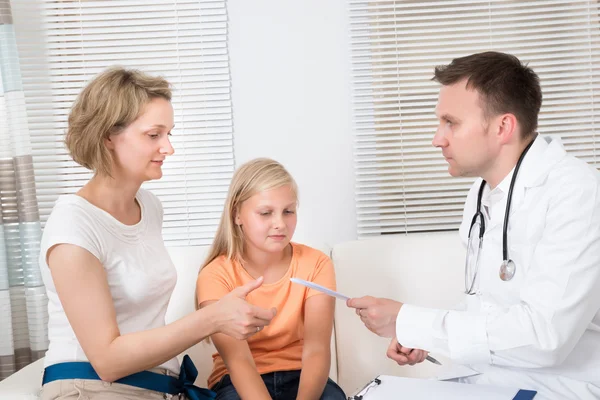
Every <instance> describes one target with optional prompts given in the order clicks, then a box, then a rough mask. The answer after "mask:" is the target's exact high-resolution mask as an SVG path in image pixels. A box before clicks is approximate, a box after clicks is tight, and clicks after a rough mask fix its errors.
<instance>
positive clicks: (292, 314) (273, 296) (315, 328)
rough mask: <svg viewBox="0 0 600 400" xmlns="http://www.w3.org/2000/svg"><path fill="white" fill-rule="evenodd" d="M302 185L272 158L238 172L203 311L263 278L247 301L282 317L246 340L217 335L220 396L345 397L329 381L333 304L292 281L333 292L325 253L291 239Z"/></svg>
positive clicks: (207, 274) (200, 289)
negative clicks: (236, 290) (292, 279)
mask: <svg viewBox="0 0 600 400" xmlns="http://www.w3.org/2000/svg"><path fill="white" fill-rule="evenodd" d="M297 203H298V194H297V188H296V183H295V182H294V179H293V178H292V177H291V176H290V174H289V173H288V172H287V171H286V170H285V168H283V166H282V165H281V164H279V163H277V162H276V161H273V160H269V159H256V160H253V161H250V162H248V163H246V164H244V165H242V166H241V167H240V168H239V169H238V170H237V171H236V173H235V174H234V176H233V180H232V182H231V186H230V188H229V194H228V197H227V202H226V205H225V209H224V211H223V214H222V216H221V222H220V225H219V228H218V231H217V235H216V237H215V240H214V243H213V245H212V248H211V251H210V253H209V256H208V258H207V260H206V262H205V264H204V266H203V268H202V270H201V272H200V274H199V276H198V281H197V285H196V292H197V296H198V297H197V300H198V306H199V307H200V309H204V308H205V307H210V305H211V304H213V303H214V302H215V301H220V299H221V298H223V297H224V296H226V295H227V294H228V293H229V292H230V291H231V290H232V289H233V288H235V287H236V286H238V285H244V284H246V283H248V282H252V281H253V280H255V279H258V278H259V277H263V279H264V284H263V286H262V287H260V288H258V289H257V290H255V291H254V292H253V293H250V294H249V295H248V300H249V301H252V302H253V303H254V304H257V305H260V306H261V307H264V308H270V307H275V308H276V310H277V317H276V318H275V319H273V321H272V322H271V324H270V325H269V326H268V327H265V329H264V330H262V331H261V332H260V333H258V334H257V335H255V336H253V337H252V338H249V339H248V340H247V341H246V340H236V339H233V338H230V337H227V336H225V335H222V334H215V335H212V339H213V341H214V343H215V346H216V348H217V350H218V351H219V353H218V354H215V355H214V356H213V358H214V366H213V372H212V374H211V376H210V377H209V380H208V385H209V387H212V389H213V390H214V391H216V392H217V399H224V400H230V399H240V398H242V399H252V400H256V399H259V400H260V399H271V398H273V399H282V400H287V399H296V398H298V399H331V400H333V399H335V400H337V399H339V400H345V398H346V397H345V395H344V393H343V392H342V390H341V389H340V388H339V386H337V385H336V384H335V383H334V382H333V381H332V380H331V379H328V374H329V367H330V354H331V353H330V341H331V333H332V329H333V312H334V301H335V299H334V298H332V297H329V296H327V295H323V294H321V293H320V292H317V291H314V290H312V289H307V288H305V287H304V286H300V285H297V284H293V283H291V282H290V278H291V277H298V278H301V279H305V280H308V281H311V282H315V283H318V284H320V285H323V286H326V287H328V288H330V289H335V274H334V270H333V265H332V263H331V260H330V259H329V257H327V256H326V255H325V254H323V253H322V252H320V251H318V250H315V249H312V248H310V247H307V246H303V245H301V244H296V243H292V242H290V241H291V239H292V236H293V235H294V230H295V229H296V207H297Z"/></svg>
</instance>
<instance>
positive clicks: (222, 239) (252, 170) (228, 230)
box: [202, 158, 298, 268]
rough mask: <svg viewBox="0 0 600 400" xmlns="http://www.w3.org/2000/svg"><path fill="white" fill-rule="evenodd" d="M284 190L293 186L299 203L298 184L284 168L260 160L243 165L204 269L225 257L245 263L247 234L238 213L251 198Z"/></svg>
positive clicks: (237, 171) (226, 202)
mask: <svg viewBox="0 0 600 400" xmlns="http://www.w3.org/2000/svg"><path fill="white" fill-rule="evenodd" d="M282 186H290V188H291V189H292V192H293V193H294V196H295V198H296V203H297V202H298V186H297V184H296V181H295V180H294V178H293V177H292V175H291V174H290V173H289V172H288V171H287V170H286V169H285V168H284V166H283V165H281V164H280V163H278V162H277V161H275V160H272V159H270V158H256V159H254V160H251V161H248V162H247V163H245V164H243V165H241V166H240V167H239V168H238V169H237V170H236V171H235V173H234V174H233V178H232V179H231V184H230V185H229V192H228V193H227V199H226V200H225V207H224V209H223V213H222V214H221V221H220V222H219V227H218V228H217V233H216V235H215V238H214V240H213V243H212V246H211V248H210V250H209V252H208V257H207V258H206V260H205V261H204V264H203V265H202V268H204V267H205V266H207V265H208V264H210V263H211V262H212V261H213V260H214V259H215V258H217V257H219V256H222V255H224V256H226V257H227V258H228V259H233V260H238V261H243V256H244V254H243V250H244V231H243V230H242V227H241V226H239V225H238V224H236V223H235V217H236V215H237V213H238V212H239V211H240V208H241V206H242V204H243V203H244V202H245V201H246V200H248V199H249V198H250V197H252V196H254V195H255V194H257V193H260V192H264V191H267V190H271V189H277V188H280V187H282Z"/></svg>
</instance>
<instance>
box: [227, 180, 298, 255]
mask: <svg viewBox="0 0 600 400" xmlns="http://www.w3.org/2000/svg"><path fill="white" fill-rule="evenodd" d="M296 206H297V199H296V195H295V193H294V191H293V190H292V188H291V187H290V186H289V185H285V186H281V187H278V188H275V189H271V190H266V191H264V192H259V193H257V194H255V195H254V196H252V197H250V198H249V199H248V200H246V201H244V202H243V203H242V205H241V207H240V209H239V212H238V213H237V214H236V216H235V223H236V224H237V225H240V226H241V227H242V230H243V231H244V241H245V243H244V244H245V246H246V247H252V248H254V249H256V250H259V251H263V252H266V253H276V252H281V251H283V250H284V249H285V248H286V246H287V245H288V244H289V243H290V240H292V236H293V235H294V231H295V230H296V222H297V216H296Z"/></svg>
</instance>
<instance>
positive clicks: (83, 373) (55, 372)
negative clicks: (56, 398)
mask: <svg viewBox="0 0 600 400" xmlns="http://www.w3.org/2000/svg"><path fill="white" fill-rule="evenodd" d="M197 377H198V370H197V369H196V366H195V365H194V362H193V361H192V359H191V358H190V357H189V356H188V355H187V354H186V355H185V356H183V362H182V363H181V370H180V372H179V378H175V377H173V376H168V375H162V374H158V373H156V372H150V371H141V372H136V373H135V374H131V375H128V376H126V377H123V378H121V379H119V380H116V381H115V383H120V384H123V385H128V386H135V387H138V388H141V389H147V390H154V391H155V392H161V393H168V394H173V395H175V394H181V393H183V394H185V395H186V396H187V397H188V399H190V400H210V399H214V398H215V397H216V394H215V393H214V392H213V391H211V390H208V389H204V388H199V387H197V386H194V381H195V380H196V378H197ZM63 379H90V380H96V381H100V380H101V379H100V377H99V376H98V374H97V373H96V371H94V368H93V367H92V364H90V363H89V362H64V363H59V364H54V365H50V366H49V367H46V369H44V377H43V378H42V385H45V384H46V383H49V382H53V381H58V380H63Z"/></svg>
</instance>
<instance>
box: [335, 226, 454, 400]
mask: <svg viewBox="0 0 600 400" xmlns="http://www.w3.org/2000/svg"><path fill="white" fill-rule="evenodd" d="M464 257H465V250H464V249H463V246H462V244H461V242H460V239H459V236H458V233H457V232H435V233H415V234H408V235H403V234H402V235H389V236H381V237H377V238H375V239H367V240H360V241H353V242H347V243H342V244H340V245H337V246H334V248H333V252H332V258H333V263H334V266H335V270H336V276H337V282H338V290H339V291H340V292H341V293H343V294H345V295H347V296H351V297H361V296H365V295H371V296H375V297H387V298H391V299H395V300H399V301H402V302H405V303H409V304H415V305H420V306H425V307H436V308H437V307H439V308H450V307H452V305H454V304H455V303H457V302H458V301H460V299H461V298H462V297H463V296H464V294H463V290H464V279H463V275H464V269H463V268H464ZM335 327H336V345H337V349H338V352H337V357H338V384H339V385H340V386H341V387H342V389H344V390H345V391H346V393H349V394H350V393H354V392H355V391H356V390H357V389H358V388H360V387H361V386H363V385H364V384H365V383H367V382H368V381H369V380H371V379H373V378H374V377H375V376H377V375H379V374H387V375H396V376H407V377H432V376H435V374H436V372H437V370H438V368H439V367H438V366H436V365H433V364H431V363H429V362H427V361H425V362H424V363H422V364H418V365H415V366H412V367H411V366H404V367H401V366H399V365H397V364H396V363H395V362H394V361H392V360H390V359H388V358H387V357H386V354H385V353H386V351H387V347H388V345H389V343H390V339H385V338H380V337H378V336H376V335H375V334H373V333H371V332H370V331H369V330H367V328H365V326H364V325H363V324H362V322H361V321H360V319H359V318H358V316H357V315H356V314H355V313H354V310H353V309H350V308H348V307H346V306H344V305H343V304H342V303H341V302H338V306H337V307H336V314H335ZM432 356H434V357H436V358H437V359H438V360H439V361H440V362H441V363H442V364H447V363H449V360H447V359H445V358H443V357H441V356H438V355H436V354H432Z"/></svg>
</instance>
